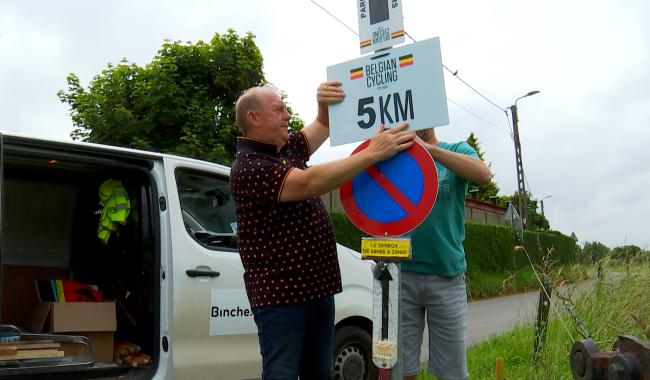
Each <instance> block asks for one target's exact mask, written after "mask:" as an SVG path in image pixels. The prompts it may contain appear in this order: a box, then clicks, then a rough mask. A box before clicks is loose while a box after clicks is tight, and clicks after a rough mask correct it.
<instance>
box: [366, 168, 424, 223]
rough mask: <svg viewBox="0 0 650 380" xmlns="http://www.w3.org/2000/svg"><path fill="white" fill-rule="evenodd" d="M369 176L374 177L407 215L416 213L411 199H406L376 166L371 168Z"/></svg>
mask: <svg viewBox="0 0 650 380" xmlns="http://www.w3.org/2000/svg"><path fill="white" fill-rule="evenodd" d="M367 171H368V174H370V176H371V177H372V179H374V180H375V182H377V183H378V184H379V186H381V188H382V189H384V191H385V192H387V193H388V195H390V197H391V198H393V199H394V200H395V202H397V204H398V205H400V206H401V207H402V208H403V209H404V210H405V211H406V213H407V214H411V213H412V212H414V211H415V205H414V204H413V202H411V200H410V199H408V198H407V197H406V195H404V194H403V193H402V192H401V191H400V190H399V189H398V188H397V186H395V185H394V184H393V183H392V182H391V181H390V179H388V177H386V176H385V175H384V173H382V172H381V171H380V170H379V169H377V167H376V166H374V165H373V166H371V167H369V168H368V169H367Z"/></svg>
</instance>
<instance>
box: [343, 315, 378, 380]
mask: <svg viewBox="0 0 650 380" xmlns="http://www.w3.org/2000/svg"><path fill="white" fill-rule="evenodd" d="M377 373H378V372H377V367H375V364H374V363H373V362H372V337H371V336H370V333H368V332H367V331H366V330H364V329H362V328H360V327H357V326H343V327H341V328H340V329H337V330H336V332H335V334H334V372H333V374H334V377H333V378H334V379H335V380H369V379H376V378H377Z"/></svg>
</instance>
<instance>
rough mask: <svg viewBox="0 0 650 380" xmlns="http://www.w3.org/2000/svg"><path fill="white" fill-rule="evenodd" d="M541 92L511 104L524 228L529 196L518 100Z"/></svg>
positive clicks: (518, 189)
mask: <svg viewBox="0 0 650 380" xmlns="http://www.w3.org/2000/svg"><path fill="white" fill-rule="evenodd" d="M535 94H539V91H537V90H535V91H531V92H529V93H527V94H526V95H523V96H520V97H518V98H517V99H515V104H513V105H511V106H510V113H511V114H512V130H513V136H512V137H513V140H514V142H515V160H516V162H517V191H518V192H519V212H520V213H521V221H522V224H523V228H524V229H528V197H527V196H526V184H525V181H524V164H523V162H522V159H521V142H520V141H519V125H518V124H517V123H518V122H519V118H518V117H517V101H518V100H519V99H523V98H525V97H527V96H531V95H535Z"/></svg>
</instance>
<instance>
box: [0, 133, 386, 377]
mask: <svg viewBox="0 0 650 380" xmlns="http://www.w3.org/2000/svg"><path fill="white" fill-rule="evenodd" d="M229 170H230V169H229V168H228V167H225V166H221V165H216V164H212V163H208V162H203V161H198V160H192V159H187V158H182V157H176V156H171V155H165V154H159V153H152V152H144V151H137V150H131V149H124V148H117V147H111V146H104V145H97V144H87V143H72V142H60V141H51V140H44V139H37V138H30V137H25V136H19V135H16V134H0V174H1V175H0V191H1V203H0V212H1V215H2V219H1V222H0V265H1V269H2V270H1V271H0V276H1V277H0V298H1V304H0V307H1V322H2V329H1V330H0V348H3V347H5V348H6V347H7V346H12V345H13V346H18V352H23V354H24V355H34V356H27V358H24V359H11V358H12V357H11V356H7V355H3V354H1V353H0V379H4V378H12V379H14V378H18V379H20V378H29V379H35V378H36V379H37V378H40V377H43V378H47V379H53V378H61V379H88V378H93V379H95V378H117V377H119V378H124V379H172V378H173V379H252V378H259V377H260V374H261V358H260V354H259V345H258V340H257V334H256V328H255V324H254V322H253V319H252V315H251V313H250V307H249V304H248V300H247V298H246V292H245V289H244V283H243V268H242V265H241V261H240V259H239V255H238V252H237V248H236V247H237V233H236V221H235V214H234V207H233V200H232V197H231V196H230V186H229V183H228V175H229ZM107 180H115V181H119V183H120V184H121V186H123V189H124V190H125V191H126V193H127V195H128V201H129V204H130V212H129V215H128V218H127V220H126V223H125V224H123V225H122V224H120V223H117V226H116V227H115V230H114V231H112V232H111V234H110V237H109V239H108V241H107V243H103V242H102V241H100V239H99V238H98V226H99V222H100V218H101V217H102V211H103V205H102V204H100V202H99V196H98V191H99V187H100V185H101V184H102V183H104V182H105V181H107ZM338 253H339V261H340V266H341V271H342V278H343V293H341V294H339V295H337V296H336V298H335V299H336V330H335V331H336V336H335V343H336V347H335V354H334V358H333V359H334V360H333V365H334V370H335V371H334V372H335V378H336V379H367V378H372V376H373V375H374V373H375V371H376V368H374V366H373V364H372V360H371V336H372V322H371V318H372V277H371V273H370V263H369V262H365V261H362V260H361V259H360V255H359V254H358V253H357V252H354V251H352V250H350V249H347V248H345V247H343V246H340V245H339V246H338ZM56 280H59V281H58V282H57V281H56ZM70 280H73V281H74V282H73V281H70ZM69 283H72V284H76V285H79V284H82V285H88V288H82V290H78V289H77V290H74V289H68V288H66V286H68V287H70V286H72V285H67V284H69ZM38 284H41V285H43V284H46V285H45V287H44V288H39V286H38ZM47 284H50V285H52V287H51V288H48V287H47ZM57 286H58V287H60V288H61V291H58V288H57ZM89 289H93V290H95V289H96V290H97V291H98V293H99V294H100V296H101V297H103V302H70V296H71V294H72V295H73V296H74V297H77V296H78V297H80V298H81V299H83V297H86V296H88V297H90V296H93V294H95V293H92V291H90V290H89ZM73 292H77V293H74V294H73ZM81 293H83V294H81ZM91 293H92V294H91ZM66 296H67V298H68V301H67V302H63V301H64V299H65V298H66ZM74 297H73V298H74ZM93 297H94V296H93ZM93 300H99V301H101V299H93ZM86 301H88V300H86ZM12 326H15V328H14V327H12ZM16 329H18V330H16ZM36 333H38V334H43V335H36ZM68 335H69V336H71V337H72V338H70V339H73V340H74V339H76V340H75V341H73V342H68V343H65V342H63V341H62V340H61V339H62V338H61V337H62V336H68ZM35 337H39V338H40V341H52V342H54V343H53V345H54V346H56V347H58V349H51V348H42V349H40V350H34V351H29V349H26V348H25V349H21V346H20V345H21V344H26V343H29V342H28V340H32V339H34V338H35ZM79 337H81V338H79ZM50 338H51V339H50ZM79 339H81V340H79ZM12 342H13V343H12ZM31 342H32V346H31V347H45V346H34V344H35V343H33V342H35V341H31ZM57 342H63V343H60V345H59V343H57ZM88 342H92V343H93V347H94V348H95V353H94V354H92V355H91V354H87V355H86V354H78V353H76V351H75V350H76V349H75V348H74V347H75V346H74V345H75V344H76V345H77V346H81V345H83V344H88ZM125 345H126V346H127V347H129V351H128V352H120V350H114V347H117V348H123V347H125ZM24 347H27V346H24ZM48 347H49V346H48ZM70 347H73V348H70ZM89 347H90V346H88V347H86V348H89ZM77 348H78V347H77ZM12 349H13V348H12ZM36 351H39V352H42V354H34V353H35V352H36ZM135 351H139V353H138V354H135V353H134V352H135ZM2 352H5V351H2ZM7 352H9V351H7ZM88 352H89V353H90V351H88ZM129 354H132V355H131V356H130V357H129ZM39 355H41V356H39ZM43 355H44V356H43ZM84 355H86V357H84ZM138 355H139V356H138ZM90 356H92V357H90ZM136 357H138V358H140V359H142V358H145V360H142V361H140V362H139V363H138V362H137V361H136V362H135V363H133V362H132V360H133V358H136ZM147 357H148V358H149V362H148V363H147V360H146V358H147ZM16 358H17V357H16ZM129 358H130V359H129ZM134 365H137V366H134Z"/></svg>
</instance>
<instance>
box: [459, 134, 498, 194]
mask: <svg viewBox="0 0 650 380" xmlns="http://www.w3.org/2000/svg"><path fill="white" fill-rule="evenodd" d="M466 141H467V143H468V144H469V145H470V146H471V147H472V148H474V150H475V151H476V153H478V157H479V158H480V159H481V161H485V153H484V152H482V151H481V144H480V143H479V141H478V137H476V135H474V132H472V133H470V134H469V137H468V138H467V140H466ZM488 166H489V167H491V166H492V163H489V164H488ZM477 188H478V192H477V195H476V197H477V198H478V199H479V200H481V201H485V202H490V201H491V200H492V199H493V198H495V199H497V202H498V198H496V197H497V194H499V186H498V185H497V184H496V183H495V182H494V181H492V180H490V182H488V183H486V184H484V185H479V184H478V183H474V182H470V184H469V189H470V190H471V189H477ZM503 205H505V203H504V204H501V206H503Z"/></svg>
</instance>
